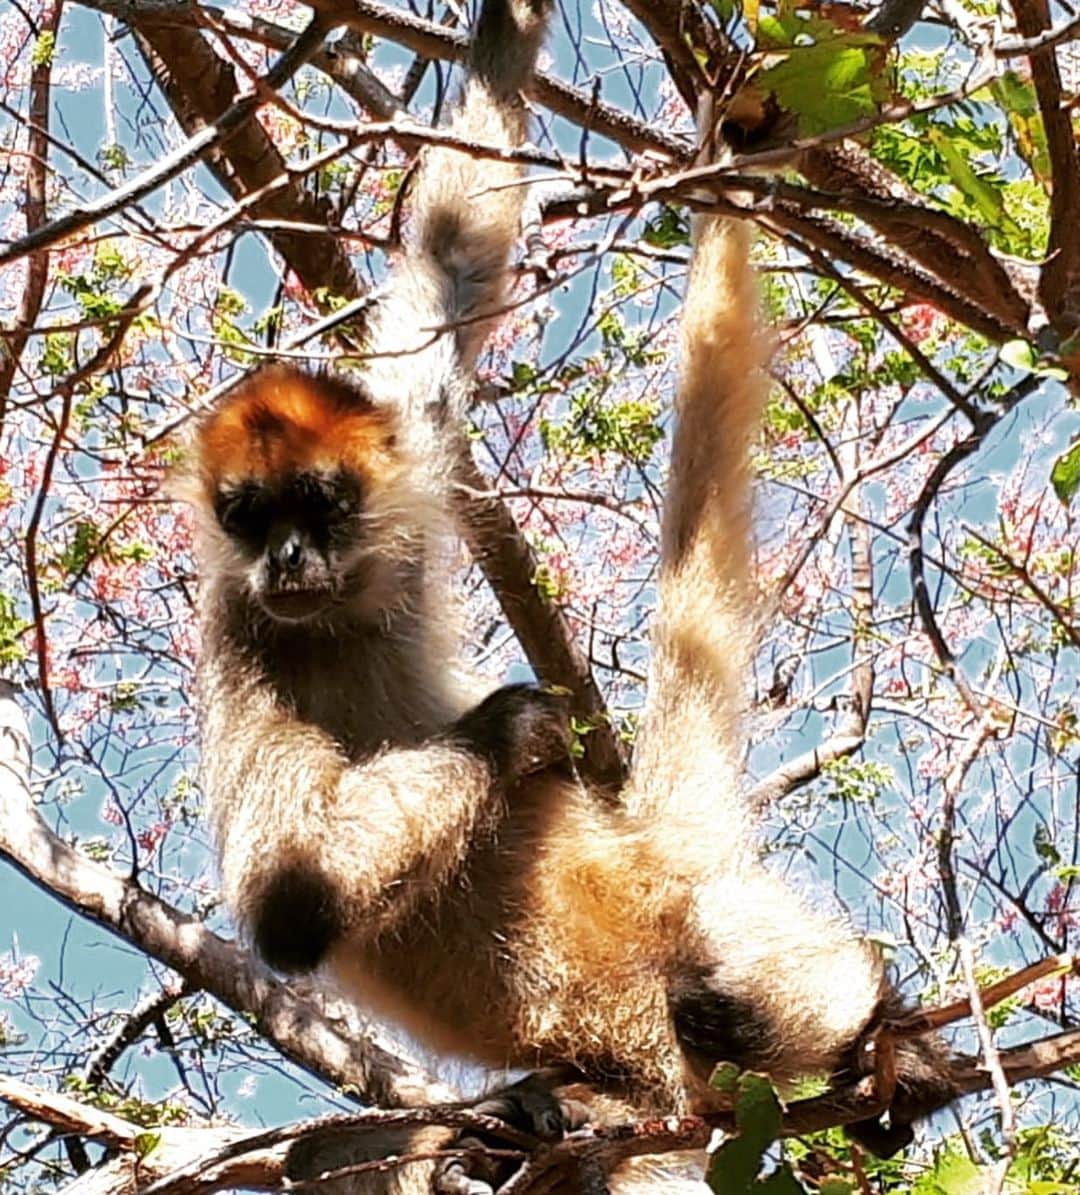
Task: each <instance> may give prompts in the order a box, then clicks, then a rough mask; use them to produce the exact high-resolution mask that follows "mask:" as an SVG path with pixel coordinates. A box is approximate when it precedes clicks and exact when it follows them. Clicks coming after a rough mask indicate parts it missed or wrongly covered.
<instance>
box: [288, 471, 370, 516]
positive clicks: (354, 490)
mask: <svg viewBox="0 0 1080 1195" xmlns="http://www.w3.org/2000/svg"><path fill="white" fill-rule="evenodd" d="M292 498H293V500H294V501H295V503H296V507H297V510H298V513H300V512H302V514H303V515H304V516H306V518H307V519H308V520H310V521H312V522H314V523H316V524H320V525H322V526H329V527H332V526H333V525H334V524H336V523H344V522H347V521H348V520H349V519H351V518H352V517H353V516H354V515H355V514H356V513H357V511H358V510H359V509H360V502H361V490H360V483H359V481H358V480H357V479H356V478H354V477H353V476H352V474H351V473H347V472H346V471H345V470H338V471H336V472H334V473H329V474H316V473H312V474H306V475H302V476H300V477H298V478H297V479H296V482H295V485H294V493H293V495H292Z"/></svg>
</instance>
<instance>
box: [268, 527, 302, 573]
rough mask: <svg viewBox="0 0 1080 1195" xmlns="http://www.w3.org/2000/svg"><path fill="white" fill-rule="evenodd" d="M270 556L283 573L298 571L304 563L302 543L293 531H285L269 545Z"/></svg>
mask: <svg viewBox="0 0 1080 1195" xmlns="http://www.w3.org/2000/svg"><path fill="white" fill-rule="evenodd" d="M270 556H271V558H272V559H273V561H274V564H276V565H277V567H278V568H279V569H280V570H281V571H282V572H283V573H295V572H298V571H299V569H300V566H301V565H302V564H303V563H304V544H303V541H302V540H301V538H300V536H299V535H298V534H297V532H295V531H289V532H286V533H285V535H284V536H283V537H282V538H280V539H278V540H277V542H276V543H273V544H271V546H270Z"/></svg>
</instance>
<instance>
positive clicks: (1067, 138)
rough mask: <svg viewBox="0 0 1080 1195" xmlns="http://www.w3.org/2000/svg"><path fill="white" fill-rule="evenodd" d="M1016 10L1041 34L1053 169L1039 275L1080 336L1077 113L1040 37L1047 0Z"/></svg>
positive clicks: (1079, 360) (1051, 312)
mask: <svg viewBox="0 0 1080 1195" xmlns="http://www.w3.org/2000/svg"><path fill="white" fill-rule="evenodd" d="M1013 11H1014V12H1015V13H1016V23H1017V26H1018V27H1019V29H1020V32H1021V34H1022V35H1023V36H1024V37H1025V38H1029V39H1035V44H1036V46H1037V48H1034V49H1032V50H1031V51H1030V52H1029V55H1028V57H1029V60H1030V62H1031V77H1032V80H1033V82H1034V84H1035V94H1036V95H1037V96H1038V100H1039V111H1040V112H1041V114H1042V120H1043V127H1044V128H1045V130H1046V144H1047V148H1048V149H1049V151H1050V168H1051V171H1052V173H1053V189H1052V192H1051V196H1050V243H1049V245H1048V246H1047V251H1046V262H1045V264H1044V266H1043V268H1042V275H1041V277H1040V279H1039V294H1040V297H1041V299H1042V304H1043V307H1044V309H1045V311H1046V315H1047V318H1048V319H1049V321H1050V324H1051V326H1052V327H1053V328H1054V329H1055V330H1056V331H1057V332H1058V334H1059V335H1060V336H1061V337H1062V339H1068V338H1070V337H1075V338H1080V238H1077V236H1076V214H1077V212H1078V211H1080V148H1078V147H1077V143H1076V136H1075V134H1074V132H1073V113H1072V111H1071V105H1070V104H1068V103H1067V102H1066V101H1065V97H1064V94H1063V89H1062V84H1061V72H1060V70H1059V69H1058V60H1057V51H1056V49H1055V47H1054V44H1053V43H1052V42H1050V43H1041V42H1039V41H1038V39H1039V37H1040V35H1042V34H1044V33H1047V32H1049V30H1050V29H1051V27H1052V26H1051V21H1050V6H1049V4H1048V3H1047V0H1013ZM1067 355H1068V357H1069V359H1070V361H1071V362H1072V367H1073V369H1074V370H1080V344H1078V343H1075V342H1074V343H1073V345H1072V346H1071V351H1069V352H1068V353H1067Z"/></svg>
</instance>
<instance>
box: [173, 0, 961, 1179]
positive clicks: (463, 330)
mask: <svg viewBox="0 0 1080 1195" xmlns="http://www.w3.org/2000/svg"><path fill="white" fill-rule="evenodd" d="M548 7H549V3H548V0H535V2H530V0H484V2H483V5H482V9H481V13H480V17H479V21H478V24H477V27H476V31H475V34H474V41H473V49H472V54H471V69H470V73H469V77H468V79H467V81H466V84H465V91H464V97H463V100H462V102H461V106H460V108H459V110H458V112H457V114H456V116H455V118H454V122H453V126H452V127H453V130H454V131H455V132H456V133H458V134H460V135H461V136H463V137H467V138H475V139H478V140H485V141H491V140H493V139H495V138H498V139H499V140H500V141H502V142H504V143H505V144H507V145H516V144H519V143H520V142H521V140H522V139H523V137H524V132H525V122H524V113H523V110H522V106H521V101H520V98H519V92H520V90H521V88H522V86H523V85H524V84H525V83H526V81H527V80H528V77H529V74H530V72H531V70H532V67H533V62H534V60H535V56H536V52H537V49H538V46H539V43H540V40H541V38H542V36H543V32H544V25H545V21H546V16H547V10H548ZM706 132H707V134H709V135H711V129H710V130H707V131H706ZM521 195H522V186H521V181H520V171H519V169H518V168H517V167H516V166H514V165H512V164H509V163H503V162H492V161H480V160H478V159H474V158H472V157H470V156H469V155H467V154H465V153H462V152H458V151H454V150H452V149H449V148H445V147H444V148H440V149H438V150H436V151H434V152H429V154H428V156H427V158H426V160H425V161H424V162H423V163H422V165H421V168H420V171H419V176H418V179H417V182H416V185H415V188H414V193H413V199H412V203H413V208H414V215H413V229H412V239H411V242H410V243H409V245H408V247H407V250H406V252H405V254H404V255H403V257H402V259H401V260H400V261H399V262H397V263H396V265H395V268H394V269H393V270H392V272H391V278H390V281H389V284H388V287H387V290H386V292H385V293H384V294H383V295H382V296H381V298H380V300H379V302H378V304H377V306H376V309H375V314H374V317H373V319H372V321H371V322H370V324H369V326H368V329H367V336H368V344H367V347H368V350H369V357H368V359H367V360H366V362H365V364H364V367H363V370H362V372H361V373H360V374H359V375H358V376H357V377H356V378H354V379H351V380H349V381H345V380H342V379H340V378H334V377H330V376H311V375H307V374H304V373H302V372H299V371H297V370H295V369H291V368H284V367H276V368H271V369H267V370H264V371H262V372H260V373H257V374H255V375H254V376H253V377H251V378H250V379H248V380H246V381H245V382H244V383H242V384H241V385H240V386H238V387H237V388H236V389H234V390H232V391H231V392H229V393H228V394H227V395H226V396H225V397H224V399H223V400H222V401H221V402H220V403H219V404H218V406H217V407H216V409H215V410H213V411H212V412H211V413H210V414H209V416H208V417H206V418H205V419H204V421H203V422H202V423H201V425H200V426H199V427H198V429H197V432H196V437H195V446H194V453H193V470H192V481H193V486H194V491H195V503H196V512H197V519H196V525H197V551H198V556H199V560H200V573H201V576H200V591H199V616H200V627H201V635H202V649H201V656H200V664H199V691H200V705H201V731H202V741H203V766H202V777H203V786H204V789H205V792H206V794H207V799H208V804H209V811H210V817H211V820H212V824H213V828H214V831H215V836H216V840H217V844H218V850H219V854H220V865H221V874H222V881H223V887H224V892H225V895H226V898H227V900H228V903H229V905H230V907H231V908H232V910H233V911H234V913H235V915H236V916H237V918H238V921H239V922H240V925H241V926H242V928H243V930H244V932H245V933H247V934H248V935H250V937H251V939H252V940H253V942H254V944H255V946H256V948H257V949H258V950H259V952H260V953H261V955H262V956H263V957H264V958H265V959H266V960H267V962H269V963H270V965H272V966H273V967H275V968H277V969H279V970H282V971H285V972H303V971H309V970H311V969H313V968H315V967H317V966H324V967H325V968H326V969H327V970H328V971H329V972H330V973H331V974H332V975H333V976H334V977H335V978H336V980H337V982H338V983H339V984H340V985H341V986H342V987H343V989H344V990H345V991H346V992H347V993H348V994H350V995H351V996H352V997H353V998H354V999H355V1000H357V1001H358V1002H359V1003H360V1004H361V1005H362V1006H364V1007H365V1008H366V1009H368V1010H370V1011H371V1012H372V1013H374V1014H375V1015H378V1016H382V1017H385V1018H387V1019H389V1020H391V1021H393V1022H394V1023H396V1024H397V1025H399V1026H401V1027H403V1028H405V1029H406V1030H407V1031H408V1032H409V1033H411V1034H412V1035H413V1036H414V1037H415V1038H416V1039H418V1040H419V1041H420V1042H422V1043H423V1044H424V1045H426V1046H428V1047H430V1048H432V1049H434V1050H435V1051H438V1052H440V1053H442V1054H450V1055H454V1056H457V1057H459V1058H465V1059H470V1060H473V1061H475V1062H478V1063H481V1064H483V1065H485V1066H487V1067H490V1068H492V1069H502V1068H505V1067H516V1068H524V1069H532V1068H535V1067H540V1066H544V1065H547V1064H551V1063H572V1064H574V1065H575V1066H576V1067H578V1068H579V1069H580V1071H581V1072H582V1073H583V1075H584V1076H586V1078H587V1080H588V1081H589V1083H590V1084H591V1085H592V1086H594V1087H595V1088H596V1090H597V1091H598V1092H601V1093H603V1094H604V1096H605V1097H606V1098H610V1099H613V1100H615V1101H622V1103H621V1104H619V1105H618V1106H621V1107H623V1108H625V1109H632V1110H634V1111H636V1112H641V1113H650V1112H654V1113H662V1112H663V1113H666V1112H677V1111H679V1110H683V1109H690V1108H692V1107H701V1106H707V1105H708V1102H709V1099H710V1093H709V1090H708V1086H707V1083H706V1080H707V1078H708V1073H709V1071H710V1070H711V1068H712V1065H713V1064H714V1063H715V1062H717V1061H719V1060H727V1061H732V1062H735V1063H738V1064H739V1065H740V1066H743V1067H752V1068H754V1069H759V1070H765V1071H767V1072H768V1073H770V1074H771V1075H773V1076H774V1078H775V1079H776V1080H777V1081H778V1082H786V1081H789V1080H791V1079H793V1078H794V1077H796V1076H799V1075H802V1074H805V1073H807V1072H811V1071H818V1072H829V1073H832V1074H836V1075H855V1074H859V1073H863V1072H865V1071H866V1069H867V1067H868V1066H869V1065H870V1063H869V1061H868V1055H867V1051H866V1048H865V1047H866V1043H867V1042H868V1041H869V1040H870V1037H871V1035H872V1033H873V1031H874V1029H875V1027H876V1026H877V1024H878V1023H879V1022H880V1021H881V1019H882V1018H883V1017H885V1016H888V1015H891V1014H893V1013H894V1012H896V1011H897V1010H898V1008H899V1002H898V1000H897V998H896V996H895V994H894V992H893V990H892V988H891V987H890V985H889V983H888V981H887V980H886V978H885V976H884V972H883V968H882V965H881V962H880V960H879V959H878V957H877V955H876V953H875V952H874V951H873V950H872V949H871V948H870V947H869V946H868V945H866V944H864V943H861V942H860V941H858V940H856V939H855V938H853V937H852V936H851V934H850V932H849V931H848V930H847V929H846V928H845V927H843V926H842V925H840V924H839V923H835V922H832V921H829V920H827V919H824V918H822V917H820V916H818V915H816V914H813V913H811V912H810V911H809V910H807V909H806V908H805V907H804V906H803V905H802V904H801V903H800V902H799V900H798V899H797V898H796V897H795V896H794V895H793V894H792V893H791V892H790V891H788V890H787V889H786V888H785V887H784V886H783V885H782V884H781V883H779V882H778V881H777V880H775V879H774V878H772V877H771V876H769V875H768V874H767V873H766V872H765V871H764V869H763V868H762V867H761V865H760V864H759V862H758V861H757V858H756V855H755V851H754V846H753V841H754V827H753V825H752V822H751V818H750V815H749V813H748V811H747V810H746V808H745V807H744V805H743V804H742V802H741V801H740V800H739V796H738V786H737V777H736V770H737V761H736V759H735V754H736V753H735V748H734V744H735V743H736V742H737V736H738V720H739V714H740V711H741V707H742V701H743V697H742V690H743V676H744V675H745V674H746V672H747V670H748V667H749V662H748V653H749V645H750V643H751V640H752V636H751V633H750V630H749V628H748V625H747V621H746V613H745V611H746V609H747V595H746V592H745V591H746V574H747V553H748V548H747V545H748V542H749V515H748V508H749V499H748V493H749V486H748V478H747V465H746V459H745V458H746V450H747V444H748V440H749V439H750V437H751V436H752V435H753V434H754V431H755V428H756V426H757V420H758V415H759V410H760V406H761V402H762V396H763V394H764V388H765V382H764V371H763V364H764V359H765V353H766V348H765V341H764V338H763V336H762V335H761V333H760V331H759V329H758V324H757V304H756V299H755V296H754V287H753V279H752V275H751V272H750V267H749V264H748V259H747V243H746V236H745V233H744V231H743V230H742V228H741V227H740V226H739V225H738V224H736V223H733V222H731V221H729V220H727V219H723V218H720V217H703V218H699V221H698V225H697V231H696V243H695V248H694V260H693V267H692V272H691V278H690V282H689V286H688V292H687V299H686V306H685V316H684V333H683V359H682V380H681V383H680V387H679V394H678V400H677V416H678V424H677V431H676V436H675V442H674V448H673V455H672V463H671V479H670V483H669V494H668V498H667V502H666V508H665V518H664V533H663V552H662V564H661V583H660V608H659V612H658V615H657V626H656V630H655V632H654V662H653V666H652V676H651V679H650V685H649V704H648V707H647V716H646V720H645V726H644V731H643V734H642V738H641V742H640V745H639V747H638V750H637V752H636V758H635V761H634V765H633V770H632V775H631V780H630V783H629V786H628V789H627V792H626V800H625V807H624V808H620V809H612V808H611V807H610V805H609V804H608V803H607V802H604V801H601V800H600V799H598V798H597V797H596V796H595V795H594V794H591V793H590V792H589V790H588V789H587V787H586V786H585V785H584V784H583V783H582V782H581V781H580V779H579V778H577V777H576V775H575V774H574V772H573V770H572V767H571V766H570V763H569V752H568V731H567V727H566V719H565V716H564V714H563V711H562V709H561V706H560V703H559V701H558V700H557V699H555V698H553V697H552V696H550V695H548V694H545V693H543V692H541V691H538V690H536V689H532V688H529V687H526V686H509V687H507V688H503V689H499V690H497V691H495V692H494V693H491V694H490V695H489V696H487V697H485V698H484V699H483V700H479V701H478V698H479V697H480V693H479V692H478V690H477V687H476V685H475V682H470V681H469V679H468V678H467V677H466V676H465V675H464V674H463V670H462V669H461V666H460V663H459V659H458V642H457V636H456V628H455V624H454V619H453V617H452V614H451V611H452V610H453V604H452V601H451V600H450V597H449V594H448V584H447V582H448V564H447V553H446V545H447V544H448V543H449V542H451V539H452V535H453V528H452V527H451V526H450V524H449V515H448V510H449V506H450V501H449V496H450V485H451V478H452V473H453V461H454V452H453V450H452V449H451V448H450V447H449V445H450V444H451V443H452V440H453V436H452V434H451V432H450V430H449V428H451V427H452V426H453V423H454V421H455V420H457V419H459V418H460V417H461V416H462V415H463V413H464V409H465V406H466V404H467V401H468V395H469V390H470V386H471V383H472V369H473V364H474V360H475V357H476V354H477V352H478V349H479V346H480V343H481V341H482V337H483V334H484V331H485V328H486V326H487V323H488V322H490V316H491V315H492V313H494V312H496V311H497V310H498V308H499V306H500V304H501V302H502V300H503V295H504V288H505V285H506V275H507V261H508V257H509V254H510V250H511V247H512V245H513V242H514V239H515V236H516V235H517V231H518V220H519V215H520V208H521ZM897 1070H898V1075H897V1080H898V1081H897V1090H896V1096H895V1100H894V1102H893V1105H892V1109H891V1121H890V1122H889V1123H885V1122H884V1121H880V1120H875V1121H870V1122H866V1123H864V1124H862V1125H859V1126H854V1128H853V1129H852V1132H853V1133H854V1135H855V1136H856V1137H858V1138H859V1139H860V1140H862V1141H863V1142H865V1143H866V1144H867V1145H868V1146H869V1147H870V1148H871V1149H875V1150H878V1151H880V1152H892V1151H894V1150H895V1149H897V1148H899V1147H900V1146H901V1145H903V1144H904V1143H905V1141H906V1140H908V1139H909V1137H910V1129H909V1127H908V1126H909V1124H910V1122H911V1121H912V1120H913V1119H915V1118H917V1117H918V1116H919V1115H920V1114H921V1113H922V1112H923V1111H924V1110H925V1109H926V1108H930V1107H934V1106H936V1105H937V1104H939V1103H940V1102H942V1099H944V1098H947V1097H949V1096H951V1095H953V1094H955V1093H954V1092H953V1091H952V1089H951V1088H950V1087H949V1085H948V1081H947V1078H946V1077H945V1071H944V1068H943V1058H942V1050H941V1047H940V1046H939V1045H938V1043H936V1042H934V1041H929V1042H927V1041H925V1040H918V1041H912V1042H908V1043H903V1044H902V1045H901V1046H899V1047H898V1056H897ZM514 1099H515V1097H510V1103H513V1102H514ZM518 1103H519V1105H520V1103H521V1101H518ZM519 1110H520V1109H519ZM526 1113H527V1114H528V1110H527V1109H526ZM546 1114H547V1113H546V1111H544V1112H542V1113H541V1114H540V1115H541V1119H542V1117H543V1116H544V1115H546ZM449 1136H452V1135H449ZM447 1139H449V1138H448V1136H443V1137H441V1138H439V1140H443V1141H445V1140H447ZM430 1140H431V1138H430V1137H427V1138H425V1141H430ZM384 1152H385V1149H384ZM352 1160H355V1157H354V1158H353V1159H352ZM326 1164H327V1162H326V1156H325V1155H324V1154H322V1153H320V1152H319V1151H317V1150H316V1151H315V1152H314V1153H313V1154H312V1156H311V1157H310V1158H309V1159H308V1173H317V1172H318V1171H319V1170H320V1169H323V1168H325V1166H326ZM431 1177H432V1168H431V1167H430V1165H415V1166H413V1167H410V1168H407V1169H406V1170H403V1171H400V1172H397V1173H396V1175H395V1176H387V1175H380V1176H379V1177H378V1178H377V1179H372V1180H370V1181H369V1183H368V1185H367V1186H365V1187H364V1188H363V1189H365V1190H375V1191H383V1190H389V1189H393V1190H395V1191H398V1192H402V1193H405V1192H409V1193H412V1192H420V1191H426V1190H428V1189H429V1187H430V1182H431Z"/></svg>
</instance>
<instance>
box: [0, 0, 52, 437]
mask: <svg viewBox="0 0 1080 1195" xmlns="http://www.w3.org/2000/svg"><path fill="white" fill-rule="evenodd" d="M60 9H61V4H60V0H55V2H54V3H53V4H52V5H51V6H50V7H49V8H48V10H47V15H46V24H45V30H44V31H45V32H46V33H48V34H51V35H52V36H53V37H55V36H56V30H57V28H58V27H59V25H60ZM51 80H52V58H51V56H49V55H45V56H44V57H43V58H42V60H41V61H40V62H36V63H35V64H34V66H33V67H32V68H31V71H30V109H29V112H28V114H27V145H26V148H27V163H26V196H25V199H24V201H23V212H24V214H25V216H26V231H27V233H29V234H33V233H34V232H36V231H37V230H38V229H39V228H41V227H42V225H44V224H45V215H46V194H45V189H46V184H47V182H48V177H49V92H50V90H51ZM48 276H49V254H48V252H47V251H46V250H44V249H42V250H39V251H38V252H36V253H31V254H30V257H29V260H28V261H27V263H26V283H25V284H24V286H23V291H22V295H21V297H20V299H19V309H18V311H16V312H15V319H14V322H13V324H12V327H11V330H10V331H8V330H7V329H0V335H2V339H0V428H2V427H3V424H4V417H5V415H6V414H7V404H8V396H9V395H10V393H11V387H12V384H13V383H14V381H15V374H16V372H17V371H18V368H19V360H20V358H21V357H22V354H23V349H24V348H26V342H27V340H28V339H29V336H30V329H31V328H32V327H33V326H34V324H35V323H36V322H37V318H38V314H39V313H40V311H41V304H42V302H43V301H44V299H45V283H46V281H47V279H48Z"/></svg>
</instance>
